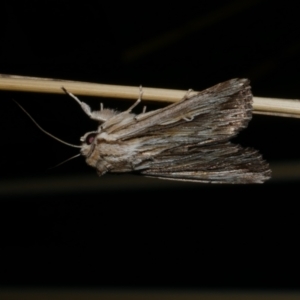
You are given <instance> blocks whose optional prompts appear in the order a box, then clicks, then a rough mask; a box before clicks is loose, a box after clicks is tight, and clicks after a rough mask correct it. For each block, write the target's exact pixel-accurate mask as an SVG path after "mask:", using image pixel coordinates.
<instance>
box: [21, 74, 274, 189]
mask: <svg viewBox="0 0 300 300" xmlns="http://www.w3.org/2000/svg"><path fill="white" fill-rule="evenodd" d="M63 89H64V88H63ZM64 91H65V92H66V93H67V94H69V95H70V96H71V97H72V98H73V99H75V100H76V101H77V102H78V103H79V105H80V106H81V108H82V109H83V111H84V112H85V113H86V114H87V115H88V116H89V117H90V118H91V119H92V120H95V121H97V122H98V128H97V129H96V130H95V131H91V132H87V133H86V134H85V135H84V136H82V137H81V138H80V141H81V143H82V144H81V145H80V146H77V145H72V144H69V143H66V142H64V141H62V140H60V139H58V138H56V137H54V136H53V135H51V134H50V133H48V132H47V131H45V130H44V129H43V128H41V127H40V126H39V125H38V124H37V123H36V122H35V121H34V120H33V118H32V117H31V116H30V115H29V114H28V113H27V112H26V111H25V110H24V109H23V108H22V107H21V106H20V107H21V109H23V110H24V111H25V113H26V114H27V115H28V116H29V117H30V118H31V119H32V121H33V122H34V123H35V124H36V125H37V126H38V127H39V128H40V129H41V130H42V131H43V132H44V133H46V134H48V135H50V136H52V137H53V138H55V139H57V140H59V141H60V142H62V143H64V144H67V145H69V146H73V147H77V148H80V154H81V155H82V156H84V157H85V160H86V162H87V164H88V165H89V166H91V167H94V168H96V170H97V173H98V175H99V176H102V175H104V174H105V173H108V172H111V173H124V172H134V173H138V174H141V175H145V176H148V177H155V178H161V179H168V180H180V181H193V182H202V183H238V184H240V183H263V182H264V181H266V180H267V179H269V178H270V176H271V170H270V168H269V165H268V163H267V162H266V161H264V160H263V158H262V156H261V155H260V154H259V152H258V151H257V150H254V149H251V148H242V147H241V146H240V145H236V144H233V143H231V142H230V139H231V138H233V137H234V136H236V135H237V133H238V132H239V131H240V130H241V129H243V128H245V127H247V125H248V122H249V121H250V120H251V117H252V93H251V88H250V83H249V80H248V79H231V80H228V81H225V82H223V83H219V84H217V85H215V86H213V87H211V88H208V89H206V90H204V91H201V92H199V93H197V94H195V95H190V94H189V93H187V94H186V95H185V96H184V97H183V99H182V100H181V101H179V102H176V103H173V104H171V105H169V106H166V107H164V108H161V109H157V110H154V111H149V112H145V110H144V111H143V112H142V113H141V114H138V115H136V114H134V113H133V112H132V109H133V108H134V107H135V106H137V105H138V104H139V103H140V102H141V95H142V92H140V97H139V99H138V100H137V101H136V102H135V103H134V104H133V105H132V106H131V107H130V108H129V109H127V110H126V111H123V112H118V111H115V110H112V109H104V108H103V105H102V104H101V109H100V110H99V111H92V110H91V108H90V106H89V105H87V104H86V103H84V102H82V101H80V100H79V99H78V98H77V97H76V96H74V95H73V94H71V93H69V92H68V91H66V90H65V89H64ZM80 154H78V155H76V156H79V155H80ZM76 156H75V157H76Z"/></svg>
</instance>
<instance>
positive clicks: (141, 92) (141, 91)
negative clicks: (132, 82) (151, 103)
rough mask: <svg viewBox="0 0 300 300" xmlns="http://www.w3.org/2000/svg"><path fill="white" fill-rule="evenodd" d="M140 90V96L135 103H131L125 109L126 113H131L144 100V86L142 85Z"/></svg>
mask: <svg viewBox="0 0 300 300" xmlns="http://www.w3.org/2000/svg"><path fill="white" fill-rule="evenodd" d="M139 90H140V92H139V97H138V99H137V100H136V101H135V102H134V103H133V105H131V106H130V107H129V108H128V109H127V110H125V112H126V113H130V112H131V111H132V110H133V109H134V108H135V107H136V106H137V105H138V104H139V103H140V102H141V101H142V96H143V93H144V92H143V88H142V86H141V85H140V88H139Z"/></svg>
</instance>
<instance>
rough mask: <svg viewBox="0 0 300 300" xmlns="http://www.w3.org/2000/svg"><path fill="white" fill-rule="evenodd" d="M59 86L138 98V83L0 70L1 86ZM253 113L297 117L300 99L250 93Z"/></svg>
mask: <svg viewBox="0 0 300 300" xmlns="http://www.w3.org/2000/svg"><path fill="white" fill-rule="evenodd" d="M62 86H63V87H65V88H66V89H67V90H68V91H69V92H71V93H73V94H75V95H79V96H80V95H84V96H96V97H111V98H124V99H137V98H138V95H139V92H140V91H139V87H131V86H122V85H109V84H99V83H88V82H80V81H68V80H59V79H51V78H35V77H26V76H15V75H4V74H0V90H10V91H22V92H39V93H55V94H62V93H63V91H62V89H61V88H62ZM185 94H186V91H183V90H169V89H156V88H147V87H143V99H144V100H151V101H156V102H176V101H179V100H180V99H182V97H183V96H184V95H185ZM253 109H254V113H257V114H264V115H274V116H281V117H292V118H300V101H298V100H291V99H275V98H261V97H253Z"/></svg>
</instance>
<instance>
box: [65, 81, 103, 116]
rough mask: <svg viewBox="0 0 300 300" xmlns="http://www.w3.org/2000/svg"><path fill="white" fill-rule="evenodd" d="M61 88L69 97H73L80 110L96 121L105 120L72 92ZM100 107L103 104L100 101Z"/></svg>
mask: <svg viewBox="0 0 300 300" xmlns="http://www.w3.org/2000/svg"><path fill="white" fill-rule="evenodd" d="M62 90H63V91H64V92H65V93H66V94H67V95H69V96H70V97H71V98H73V99H74V100H75V101H76V102H77V103H78V104H79V105H80V106H81V108H82V110H83V111H84V112H85V113H86V114H87V115H88V116H89V117H90V118H91V119H92V120H96V121H100V122H104V121H106V120H104V119H103V118H102V117H100V116H99V114H97V112H92V110H91V107H90V106H89V105H88V104H86V103H84V102H82V101H80V100H79V99H78V98H77V97H76V96H75V95H73V94H72V93H70V92H68V91H67V90H66V89H65V88H64V87H62ZM101 107H102V109H101V110H103V104H102V103H101Z"/></svg>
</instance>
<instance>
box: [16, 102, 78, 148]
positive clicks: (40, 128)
mask: <svg viewBox="0 0 300 300" xmlns="http://www.w3.org/2000/svg"><path fill="white" fill-rule="evenodd" d="M12 100H13V101H14V102H15V103H16V104H17V105H18V106H19V107H20V108H21V109H22V110H23V112H24V113H25V114H26V115H27V116H28V117H29V118H30V120H31V121H32V122H33V123H34V124H35V125H36V127H37V128H38V129H39V130H41V131H42V132H43V133H45V134H47V135H49V136H50V137H52V138H53V139H55V140H57V141H59V142H61V143H62V144H65V145H67V146H70V147H74V148H81V146H77V145H73V144H69V143H67V142H65V141H63V140H61V139H59V138H57V137H56V136H54V135H53V134H51V133H49V132H48V131H46V130H45V129H43V128H42V127H41V126H40V125H39V124H38V123H37V122H36V121H35V120H34V119H33V117H32V116H31V115H30V114H29V113H28V112H27V111H26V110H25V108H23V107H22V106H21V105H20V104H19V103H18V102H17V101H16V100H14V99H12Z"/></svg>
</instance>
